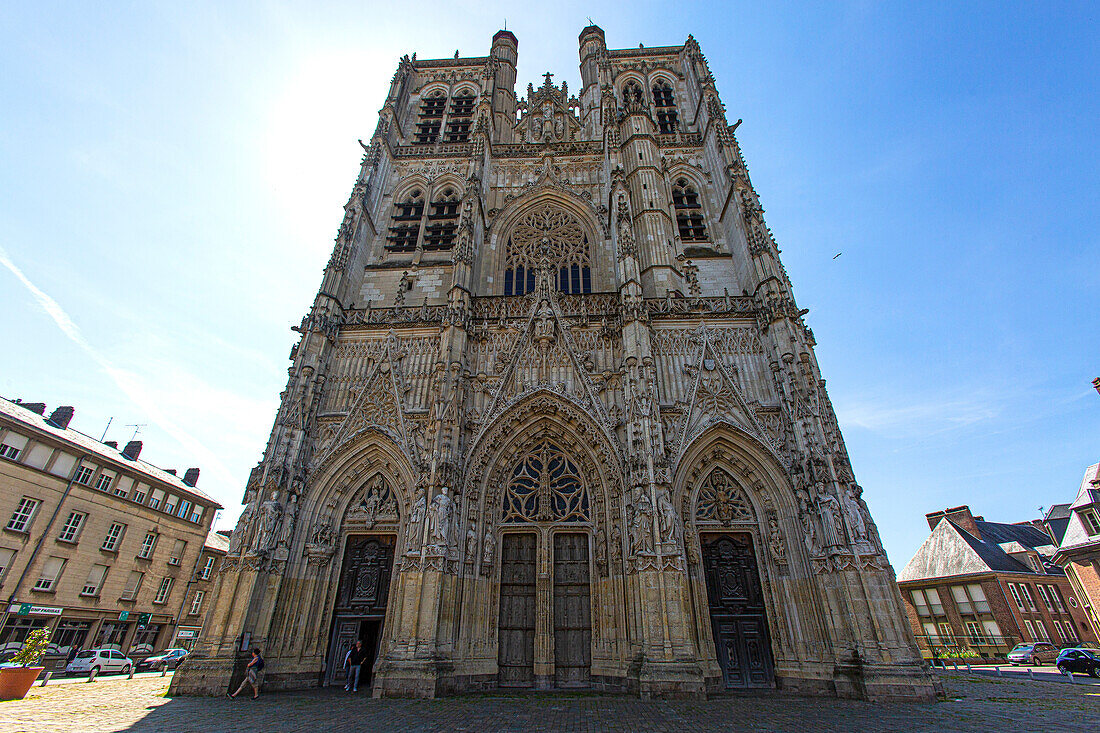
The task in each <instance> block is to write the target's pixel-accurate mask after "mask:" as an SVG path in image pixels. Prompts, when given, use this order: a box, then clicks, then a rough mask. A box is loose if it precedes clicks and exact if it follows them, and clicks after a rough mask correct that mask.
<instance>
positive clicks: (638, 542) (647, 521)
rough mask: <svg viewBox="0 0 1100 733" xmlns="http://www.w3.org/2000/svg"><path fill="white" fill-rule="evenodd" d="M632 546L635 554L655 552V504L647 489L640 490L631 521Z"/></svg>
mask: <svg viewBox="0 0 1100 733" xmlns="http://www.w3.org/2000/svg"><path fill="white" fill-rule="evenodd" d="M630 547H631V549H632V550H633V552H634V554H635V555H649V554H652V553H653V505H652V504H651V503H650V501H649V497H648V496H646V492H645V490H644V489H643V490H641V491H639V492H638V497H637V499H636V501H635V502H634V516H633V517H632V518H631V521H630Z"/></svg>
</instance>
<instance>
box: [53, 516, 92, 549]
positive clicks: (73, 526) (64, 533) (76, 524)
mask: <svg viewBox="0 0 1100 733" xmlns="http://www.w3.org/2000/svg"><path fill="white" fill-rule="evenodd" d="M87 518H88V513H87V512H78V511H72V512H69V517H68V519H66V520H65V524H64V526H63V527H61V532H60V533H59V534H58V535H57V539H59V540H61V541H62V542H71V543H73V544H76V543H77V541H78V540H79V539H80V530H82V529H84V521H85V520H86V519H87ZM74 520H75V521H74Z"/></svg>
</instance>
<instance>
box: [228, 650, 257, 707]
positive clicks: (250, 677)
mask: <svg viewBox="0 0 1100 733" xmlns="http://www.w3.org/2000/svg"><path fill="white" fill-rule="evenodd" d="M263 671H264V658H263V657H261V656H260V650H259V648H256V649H253V650H252V661H250V662H249V663H248V666H247V667H245V678H244V680H243V681H242V682H241V686H240V687H238V688H237V691H236V692H234V693H233V694H232V695H229V697H236V696H237V695H239V694H241V693H242V692H244V686H245V685H250V686H251V687H252V699H253V700H255V699H256V698H257V697H259V696H260V683H261V682H262V681H263ZM226 694H227V695H228V694H229V693H226Z"/></svg>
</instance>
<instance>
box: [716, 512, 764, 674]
mask: <svg viewBox="0 0 1100 733" xmlns="http://www.w3.org/2000/svg"><path fill="white" fill-rule="evenodd" d="M702 540H703V541H702V546H703V572H704V574H705V577H706V585H707V603H708V605H709V606H710V620H711V629H712V630H713V632H714V646H715V652H716V653H717V656H718V664H719V666H721V668H722V676H723V680H724V682H725V685H726V687H728V688H737V687H768V686H771V684H772V676H773V675H772V654H771V642H770V640H769V638H768V621H767V617H766V615H765V609H764V594H763V591H762V590H761V587H760V574H759V572H758V570H757V567H756V555H755V553H754V552H753V544H752V536H751V535H749V534H747V533H733V534H723V535H704V536H703V538H702Z"/></svg>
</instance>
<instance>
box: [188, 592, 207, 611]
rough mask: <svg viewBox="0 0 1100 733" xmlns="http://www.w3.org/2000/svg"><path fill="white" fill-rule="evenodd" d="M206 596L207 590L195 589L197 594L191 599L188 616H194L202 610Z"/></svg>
mask: <svg viewBox="0 0 1100 733" xmlns="http://www.w3.org/2000/svg"><path fill="white" fill-rule="evenodd" d="M204 598H206V591H204V590H197V591H195V596H194V598H192V599H191V610H190V611H188V613H187V615H188V616H194V615H196V614H197V613H198V612H199V611H201V610H202V601H203V599H204Z"/></svg>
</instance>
